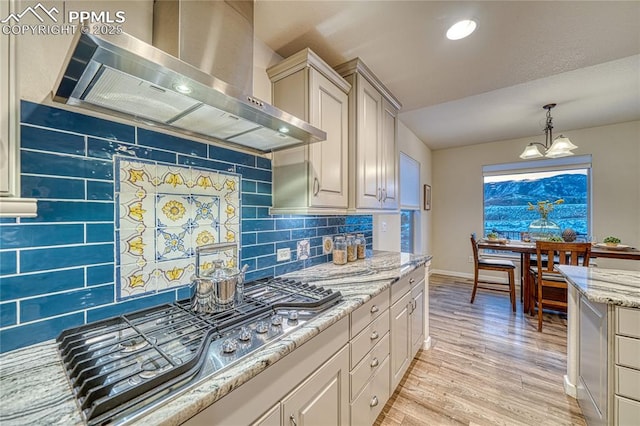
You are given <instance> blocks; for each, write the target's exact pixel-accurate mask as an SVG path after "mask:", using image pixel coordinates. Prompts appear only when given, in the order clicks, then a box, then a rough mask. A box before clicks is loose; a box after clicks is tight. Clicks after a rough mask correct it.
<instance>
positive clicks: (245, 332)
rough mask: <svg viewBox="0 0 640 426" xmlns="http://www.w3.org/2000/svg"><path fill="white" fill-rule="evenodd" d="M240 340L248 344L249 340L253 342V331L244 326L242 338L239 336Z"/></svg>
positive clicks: (241, 331)
mask: <svg viewBox="0 0 640 426" xmlns="http://www.w3.org/2000/svg"><path fill="white" fill-rule="evenodd" d="M238 338H239V339H240V340H242V341H243V342H246V341H248V340H251V330H250V329H249V327H245V326H243V327H242V328H241V329H240V336H238Z"/></svg>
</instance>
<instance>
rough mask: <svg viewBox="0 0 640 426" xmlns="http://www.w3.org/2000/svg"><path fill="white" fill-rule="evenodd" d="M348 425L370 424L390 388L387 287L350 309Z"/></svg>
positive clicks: (380, 408)
mask: <svg viewBox="0 0 640 426" xmlns="http://www.w3.org/2000/svg"><path fill="white" fill-rule="evenodd" d="M350 334H351V341H350V343H349V346H350V348H351V364H350V366H351V372H350V386H351V393H350V396H351V419H350V422H351V425H353V426H359V425H371V424H373V423H374V422H375V420H376V418H377V417H378V415H379V414H380V412H381V411H382V408H383V407H384V405H385V404H386V402H387V400H388V399H389V395H390V394H391V392H392V390H391V388H390V387H389V339H390V332H389V291H388V290H387V291H384V292H382V293H380V294H378V295H377V296H375V297H373V298H372V299H370V300H369V301H368V302H366V303H365V304H364V305H362V306H361V307H359V308H358V309H356V310H355V311H353V312H352V313H351V333H350Z"/></svg>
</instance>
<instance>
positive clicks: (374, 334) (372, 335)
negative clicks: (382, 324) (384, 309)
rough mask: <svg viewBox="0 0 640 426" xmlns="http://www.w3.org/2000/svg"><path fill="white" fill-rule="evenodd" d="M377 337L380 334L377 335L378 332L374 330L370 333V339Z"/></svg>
mask: <svg viewBox="0 0 640 426" xmlns="http://www.w3.org/2000/svg"><path fill="white" fill-rule="evenodd" d="M378 337H380V336H378V332H377V331H374V332H373V333H371V340H376V339H377V338H378Z"/></svg>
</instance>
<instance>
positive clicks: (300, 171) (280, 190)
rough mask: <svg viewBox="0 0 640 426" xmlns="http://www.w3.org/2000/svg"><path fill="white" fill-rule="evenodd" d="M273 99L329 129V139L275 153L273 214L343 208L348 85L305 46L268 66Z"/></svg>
mask: <svg viewBox="0 0 640 426" xmlns="http://www.w3.org/2000/svg"><path fill="white" fill-rule="evenodd" d="M267 74H268V75H269V78H270V79H271V83H272V103H273V105H274V106H276V107H278V108H280V109H283V110H284V111H287V112H289V113H291V114H293V115H295V116H297V117H300V118H302V119H303V120H306V121H308V122H309V123H310V124H312V125H313V126H315V127H318V128H320V129H322V130H324V131H325V132H326V133H327V139H326V140H325V141H323V142H317V143H313V144H310V145H308V146H303V147H298V148H291V149H287V150H282V151H278V152H274V153H273V208H272V209H271V212H272V213H273V214H278V213H301V214H304V213H311V214H313V213H332V212H335V213H345V212H346V209H347V207H348V201H349V199H348V189H349V188H348V187H349V181H348V143H349V139H348V120H349V116H348V105H349V100H348V96H347V94H348V93H349V90H350V88H351V86H350V85H349V83H347V81H346V80H345V79H343V78H342V77H340V75H338V74H337V73H336V72H335V71H334V70H333V69H332V68H331V67H329V66H328V65H327V64H326V63H325V62H324V61H323V60H322V59H320V57H319V56H318V55H316V54H315V53H314V52H313V51H311V50H310V49H304V50H302V51H300V52H298V53H297V54H295V55H293V56H291V57H289V58H287V59H285V60H284V61H282V62H280V63H279V64H277V65H275V66H273V67H271V68H269V69H268V70H267Z"/></svg>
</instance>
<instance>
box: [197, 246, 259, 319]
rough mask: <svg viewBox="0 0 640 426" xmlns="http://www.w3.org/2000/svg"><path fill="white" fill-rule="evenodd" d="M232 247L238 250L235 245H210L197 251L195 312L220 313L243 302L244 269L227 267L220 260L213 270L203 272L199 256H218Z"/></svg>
mask: <svg viewBox="0 0 640 426" xmlns="http://www.w3.org/2000/svg"><path fill="white" fill-rule="evenodd" d="M229 248H233V249H235V252H236V257H237V253H238V246H237V245H236V244H235V243H220V244H207V245H204V246H200V247H197V248H196V274H195V275H194V276H193V277H192V284H191V308H192V309H193V310H194V311H196V312H206V313H213V312H220V311H225V310H227V309H231V308H233V307H234V306H236V305H238V304H240V303H242V298H243V283H244V273H245V272H246V270H247V268H248V267H249V266H248V265H245V266H244V267H243V268H242V269H240V270H239V269H237V268H228V267H224V265H223V262H222V261H221V260H216V261H215V262H214V263H213V268H210V269H207V270H205V271H200V255H201V254H207V253H216V252H220V251H222V250H226V249H229Z"/></svg>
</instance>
